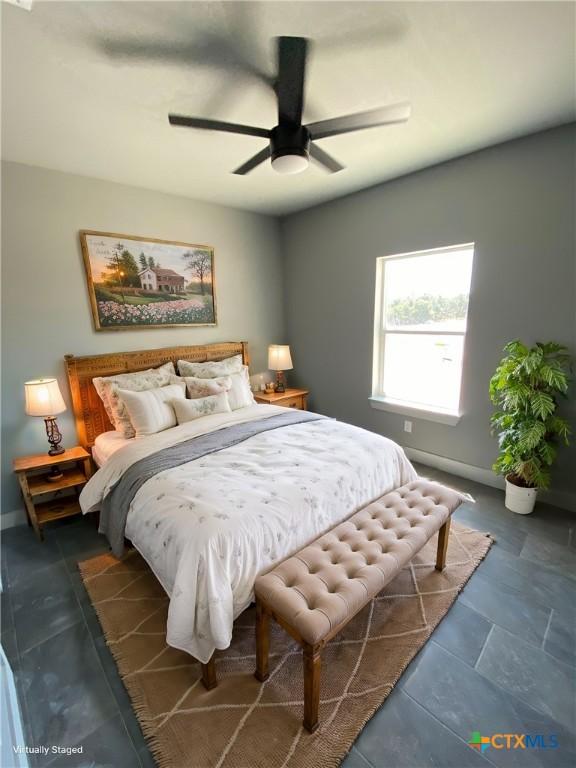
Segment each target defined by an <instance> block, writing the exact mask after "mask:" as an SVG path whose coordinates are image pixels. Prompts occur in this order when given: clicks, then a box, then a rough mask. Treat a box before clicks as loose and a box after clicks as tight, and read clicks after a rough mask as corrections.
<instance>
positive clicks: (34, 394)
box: [24, 379, 66, 416]
mask: <svg viewBox="0 0 576 768" xmlns="http://www.w3.org/2000/svg"><path fill="white" fill-rule="evenodd" d="M24 393H25V395H26V413H27V414H28V415H29V416H56V414H58V413H62V411H65V410H66V405H65V404H64V400H63V399H62V395H61V394H60V387H59V386H58V382H57V381H56V379H36V381H26V382H25V383H24Z"/></svg>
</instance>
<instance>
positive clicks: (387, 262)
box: [371, 244, 474, 424]
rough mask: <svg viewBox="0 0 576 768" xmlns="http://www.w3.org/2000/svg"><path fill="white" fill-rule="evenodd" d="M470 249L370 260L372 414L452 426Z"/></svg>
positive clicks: (457, 398)
mask: <svg viewBox="0 0 576 768" xmlns="http://www.w3.org/2000/svg"><path fill="white" fill-rule="evenodd" d="M473 256H474V244H467V245H456V246H452V247H450V248H437V249H435V250H431V251H419V252H417V253H407V254H401V255H398V256H383V257H381V258H379V259H378V260H377V268H376V305H375V318H374V369H373V385H372V398H371V404H372V405H373V406H374V407H375V408H382V409H383V410H391V411H396V412H398V413H405V414H414V415H420V416H421V417H422V418H427V419H431V420H433V421H441V422H444V423H447V424H456V423H457V422H458V419H459V407H460V384H461V379H462V359H463V353H464V340H465V337H466V319H467V314H468V298H469V294H470V279H471V276H472V260H473Z"/></svg>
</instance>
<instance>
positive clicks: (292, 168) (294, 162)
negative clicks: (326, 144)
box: [272, 154, 308, 175]
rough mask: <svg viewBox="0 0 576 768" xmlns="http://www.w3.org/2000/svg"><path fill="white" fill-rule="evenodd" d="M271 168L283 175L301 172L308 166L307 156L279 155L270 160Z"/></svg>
mask: <svg viewBox="0 0 576 768" xmlns="http://www.w3.org/2000/svg"><path fill="white" fill-rule="evenodd" d="M272 168H274V170H275V171H276V173H281V174H283V175H288V174H294V173H302V171H305V170H306V168H308V158H307V157H305V156H304V155H296V154H294V155H280V156H279V157H275V158H273V160H272Z"/></svg>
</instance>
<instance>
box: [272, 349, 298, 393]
mask: <svg viewBox="0 0 576 768" xmlns="http://www.w3.org/2000/svg"><path fill="white" fill-rule="evenodd" d="M268 368H269V369H270V370H271V371H276V386H275V387H274V391H275V392H285V391H286V384H285V381H284V371H291V370H292V368H293V365H292V358H291V357H290V347H289V346H288V344H270V346H269V347H268Z"/></svg>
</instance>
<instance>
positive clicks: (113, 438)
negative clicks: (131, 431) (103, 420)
mask: <svg viewBox="0 0 576 768" xmlns="http://www.w3.org/2000/svg"><path fill="white" fill-rule="evenodd" d="M133 442H134V438H133V437H132V438H126V437H122V435H121V433H120V432H102V434H101V435H98V437H97V438H96V440H95V441H94V445H93V446H92V458H93V459H94V461H95V462H96V464H97V465H98V466H99V467H103V466H104V464H106V462H107V461H108V459H109V458H110V456H112V454H114V453H116V451H118V450H120V448H123V447H124V446H125V445H130V444H131V443H133Z"/></svg>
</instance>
